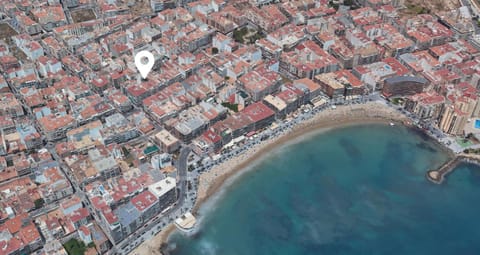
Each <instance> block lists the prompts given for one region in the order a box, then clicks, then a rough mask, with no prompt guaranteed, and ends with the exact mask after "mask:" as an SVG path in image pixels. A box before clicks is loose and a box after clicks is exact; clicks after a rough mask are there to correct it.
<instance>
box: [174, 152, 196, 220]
mask: <svg viewBox="0 0 480 255" xmlns="http://www.w3.org/2000/svg"><path fill="white" fill-rule="evenodd" d="M191 151H192V149H191V148H190V147H188V146H185V147H183V148H182V149H181V150H180V155H179V156H178V160H177V162H176V167H177V174H178V184H179V187H178V200H177V201H178V202H177V204H176V205H175V207H174V208H173V211H176V210H177V209H178V208H180V207H182V205H183V203H184V202H185V197H186V193H187V160H188V155H190V152H191Z"/></svg>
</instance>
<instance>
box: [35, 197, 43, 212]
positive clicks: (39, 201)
mask: <svg viewBox="0 0 480 255" xmlns="http://www.w3.org/2000/svg"><path fill="white" fill-rule="evenodd" d="M34 203H35V208H37V209H38V208H41V207H42V206H43V205H44V204H45V200H43V198H39V199H36V200H35V201H34Z"/></svg>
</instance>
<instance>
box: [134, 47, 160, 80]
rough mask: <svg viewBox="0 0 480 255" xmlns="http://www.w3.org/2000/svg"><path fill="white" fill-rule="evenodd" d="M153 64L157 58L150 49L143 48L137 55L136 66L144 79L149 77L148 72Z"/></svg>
mask: <svg viewBox="0 0 480 255" xmlns="http://www.w3.org/2000/svg"><path fill="white" fill-rule="evenodd" d="M145 58H146V61H145ZM153 64H155V59H154V57H153V54H152V53H150V52H149V51H146V50H142V51H140V52H138V53H137V55H135V66H137V69H138V71H140V75H141V76H142V78H143V79H145V78H147V75H148V73H150V71H151V70H152V67H153Z"/></svg>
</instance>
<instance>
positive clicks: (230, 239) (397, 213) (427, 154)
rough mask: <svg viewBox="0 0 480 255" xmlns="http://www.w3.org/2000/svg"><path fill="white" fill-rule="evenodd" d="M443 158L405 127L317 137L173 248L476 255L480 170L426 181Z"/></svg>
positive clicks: (233, 193) (267, 167) (286, 151)
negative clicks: (443, 179)
mask: <svg viewBox="0 0 480 255" xmlns="http://www.w3.org/2000/svg"><path fill="white" fill-rule="evenodd" d="M446 159H447V158H446V155H445V154H444V153H443V152H442V151H441V150H440V148H439V147H437V145H435V144H434V143H433V142H432V141H431V140H430V139H429V138H427V137H425V136H424V135H423V134H421V133H419V132H418V131H414V130H412V129H408V128H405V127H399V126H394V127H391V126H386V125H379V124H377V125H362V126H352V127H346V128H342V129H337V130H332V131H328V132H325V133H322V134H319V135H315V136H313V137H310V138H308V139H305V140H304V141H301V142H297V143H295V144H291V145H288V146H285V147H283V148H281V149H279V150H278V151H276V152H274V153H272V154H271V155H269V156H268V157H266V158H265V159H264V160H263V161H262V162H261V163H259V164H258V165H257V166H255V169H254V171H250V172H248V173H246V174H245V175H243V176H242V177H240V178H239V179H238V180H236V181H235V182H234V183H233V184H232V185H231V186H229V187H228V188H227V189H226V192H225V194H224V195H222V196H221V198H220V199H219V200H218V201H217V202H216V203H215V205H213V206H212V205H209V206H208V207H210V208H204V210H203V211H201V213H203V214H204V215H205V216H204V219H203V220H202V224H201V227H200V228H199V232H198V233H197V234H195V235H193V236H184V235H181V234H178V233H177V234H174V235H173V236H172V237H171V238H170V246H171V247H176V248H175V249H174V250H173V251H171V254H175V255H187V254H189V255H190V254H191V255H198V254H222V255H251V254H262V255H263V254H278V255H282V254H285V255H287V254H288V255H296V254H302V255H303V254H305V255H308V254H355V255H359V254H436V255H438V254H480V220H479V219H478V218H477V216H480V169H479V168H478V167H477V166H474V165H467V164H464V165H461V166H459V169H457V170H456V171H455V172H454V173H453V174H451V175H450V176H448V178H447V181H446V182H445V183H444V184H442V185H435V184H432V183H430V182H428V181H427V180H426V178H425V173H426V171H427V170H428V169H430V168H432V167H434V166H438V165H440V164H442V163H443V162H444V161H445V160H446Z"/></svg>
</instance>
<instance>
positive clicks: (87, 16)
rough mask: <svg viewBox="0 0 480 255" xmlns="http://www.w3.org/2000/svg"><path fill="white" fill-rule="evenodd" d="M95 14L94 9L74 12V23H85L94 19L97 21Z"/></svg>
mask: <svg viewBox="0 0 480 255" xmlns="http://www.w3.org/2000/svg"><path fill="white" fill-rule="evenodd" d="M96 18H97V17H96V16H95V13H94V12H93V10H92V9H82V10H78V11H72V19H73V22H75V23H78V22H84V21H89V20H92V19H96Z"/></svg>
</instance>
